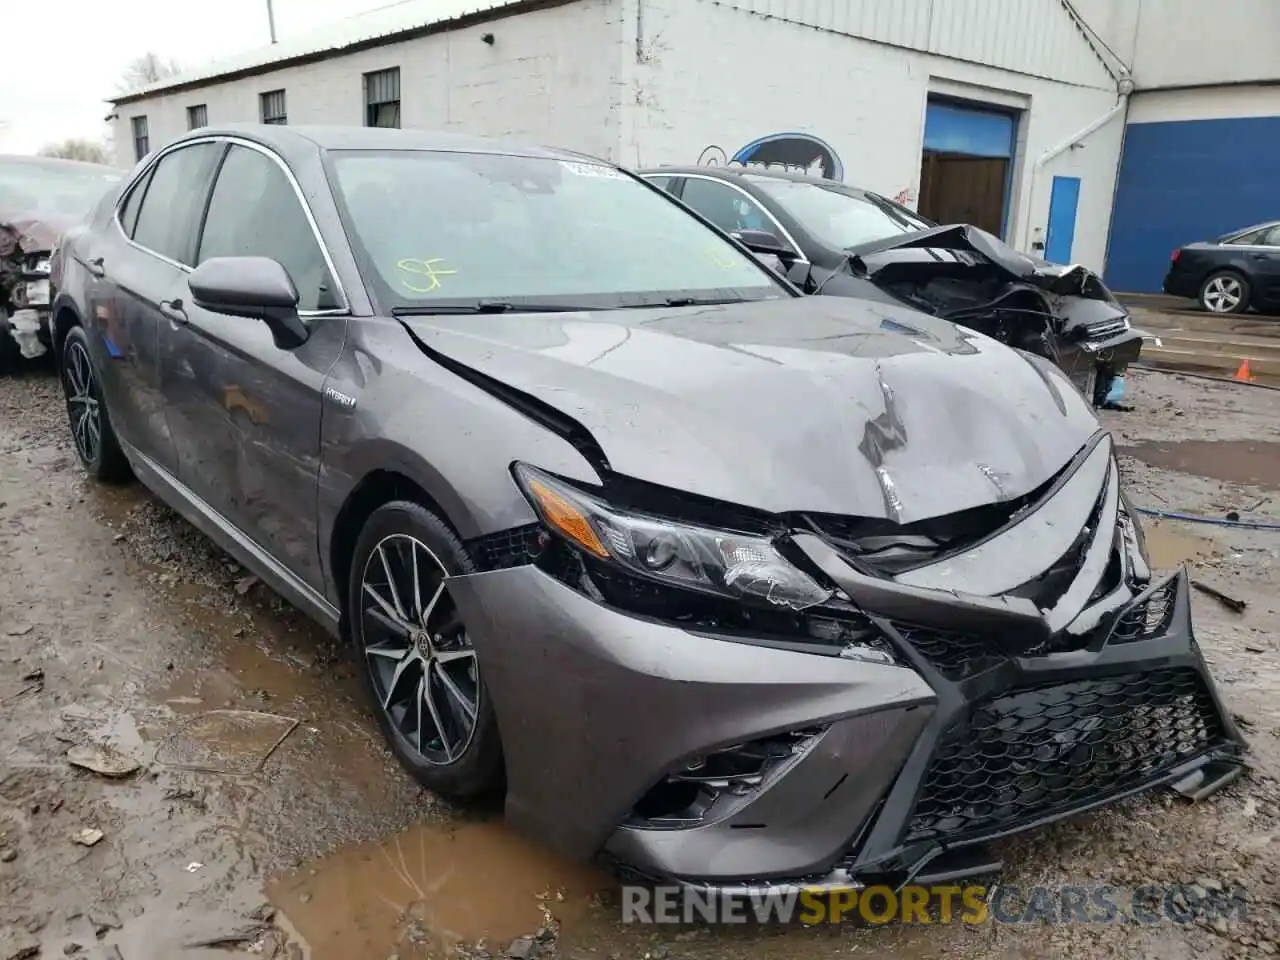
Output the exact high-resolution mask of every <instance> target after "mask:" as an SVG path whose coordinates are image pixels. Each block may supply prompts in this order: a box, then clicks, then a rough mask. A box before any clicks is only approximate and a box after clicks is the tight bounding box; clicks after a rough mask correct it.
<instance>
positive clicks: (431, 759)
mask: <svg viewBox="0 0 1280 960" xmlns="http://www.w3.org/2000/svg"><path fill="white" fill-rule="evenodd" d="M447 583H448V575H447V573H446V572H445V569H444V566H443V564H441V563H440V561H439V559H438V558H437V557H436V555H435V554H434V553H432V552H431V550H430V549H429V548H428V547H427V546H426V544H424V543H422V541H420V540H417V539H416V538H414V537H411V536H409V535H407V534H392V535H391V536H388V537H384V538H383V539H382V540H381V541H379V543H378V545H377V546H376V547H374V549H373V551H372V552H371V553H370V554H369V559H368V560H367V561H366V562H365V566H364V571H363V572H362V575H361V582H360V593H361V597H360V605H359V609H360V616H361V628H362V639H363V642H364V654H365V663H366V666H367V668H368V670H369V674H370V677H371V679H372V680H373V687H374V690H375V692H376V694H377V697H378V702H379V704H380V706H381V708H382V710H383V711H384V712H385V713H386V715H387V718H388V719H389V720H390V721H391V724H392V726H394V727H395V728H396V730H398V731H399V732H400V734H401V735H402V736H403V737H404V738H405V740H406V741H408V743H409V744H410V746H412V747H413V748H414V749H415V750H416V751H417V752H418V754H419V755H420V756H421V757H422V758H423V759H424V760H425V761H427V762H428V763H432V764H436V765H447V764H452V763H455V762H456V761H458V760H459V759H461V758H462V757H463V755H464V754H466V752H467V749H468V748H469V747H470V746H471V741H472V739H473V738H474V736H475V732H476V725H477V717H478V715H479V713H480V673H479V665H478V664H477V662H476V655H475V650H474V649H473V648H472V646H471V642H470V640H469V639H468V637H467V631H466V627H465V625H464V624H463V622H462V618H461V616H460V615H459V613H458V609H457V607H456V605H455V604H454V602H453V599H452V597H450V595H449V589H448V585H447Z"/></svg>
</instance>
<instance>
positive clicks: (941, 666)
mask: <svg viewBox="0 0 1280 960" xmlns="http://www.w3.org/2000/svg"><path fill="white" fill-rule="evenodd" d="M893 627H894V629H895V630H897V631H898V634H899V636H901V637H902V639H903V640H905V641H906V642H907V643H908V644H910V645H911V647H912V648H913V649H914V650H915V651H916V652H917V653H919V654H920V656H922V657H924V658H925V659H926V660H928V661H929V663H930V665H931V666H932V667H933V668H934V669H935V670H937V671H938V672H939V673H941V674H942V675H943V676H944V677H946V678H947V679H948V680H956V681H958V680H966V679H968V678H969V677H972V676H976V675H977V674H979V673H982V672H983V671H984V670H988V669H990V668H991V667H994V666H998V665H999V664H1001V663H1004V662H1005V661H1006V660H1008V657H1007V656H1006V655H1005V654H1004V653H1003V652H1002V651H1001V650H1000V648H999V647H998V646H997V645H996V642H995V639H994V638H993V637H991V636H989V635H987V636H979V635H975V634H964V633H948V632H945V631H942V630H929V629H927V628H925V627H915V626H909V625H907V624H903V623H895V624H894V625H893Z"/></svg>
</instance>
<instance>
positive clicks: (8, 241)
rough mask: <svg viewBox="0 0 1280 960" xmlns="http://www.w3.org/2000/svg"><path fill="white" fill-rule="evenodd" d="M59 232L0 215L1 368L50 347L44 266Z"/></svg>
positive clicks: (30, 222)
mask: <svg viewBox="0 0 1280 960" xmlns="http://www.w3.org/2000/svg"><path fill="white" fill-rule="evenodd" d="M59 233H60V230H59V229H58V228H56V227H52V226H49V225H47V224H44V223H43V222H41V221H39V220H32V219H25V218H18V217H10V218H7V219H0V372H2V371H3V370H4V369H5V368H6V367H9V366H11V365H12V364H13V363H14V362H15V361H16V360H17V359H18V358H19V357H21V358H24V359H28V360H32V359H35V358H36V357H40V356H43V355H44V354H45V353H47V352H48V350H49V347H50V341H49V306H50V302H51V301H50V285H49V273H50V270H49V265H50V260H51V258H52V255H53V248H54V247H55V245H56V243H57V239H58V236H59Z"/></svg>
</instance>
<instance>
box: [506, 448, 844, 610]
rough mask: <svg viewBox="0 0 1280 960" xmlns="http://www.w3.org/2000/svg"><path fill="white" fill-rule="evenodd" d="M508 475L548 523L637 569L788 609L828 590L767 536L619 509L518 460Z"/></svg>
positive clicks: (820, 599) (688, 586) (590, 550)
mask: <svg viewBox="0 0 1280 960" xmlns="http://www.w3.org/2000/svg"><path fill="white" fill-rule="evenodd" d="M515 475H516V480H517V481H518V482H519V484H520V487H521V489H522V490H523V491H524V494H525V496H526V497H528V499H529V502H530V503H531V504H532V505H533V508H534V510H536V511H537V513H538V515H539V517H541V519H542V522H543V523H544V524H546V526H547V528H548V529H550V530H552V531H554V532H555V533H557V534H559V535H560V536H562V537H564V538H565V539H566V540H568V541H569V542H570V543H572V544H574V545H575V546H577V547H579V548H581V549H582V550H584V551H585V552H586V553H587V554H589V555H590V556H592V557H594V558H595V559H597V560H600V561H604V562H609V563H615V564H617V565H618V566H620V567H622V568H624V569H625V570H627V571H628V572H629V573H632V574H635V575H636V576H640V577H645V578H647V579H649V580H655V581H658V582H659V583H665V584H667V585H669V586H673V587H680V588H683V589H685V590H696V591H698V592H701V593H708V594H714V595H716V596H721V597H729V598H732V599H737V600H755V601H764V602H766V603H769V604H772V605H774V606H778V607H786V608H788V609H791V610H803V609H805V608H806V607H812V606H816V605H817V604H820V603H824V602H825V601H827V600H829V599H830V598H831V597H832V595H833V591H831V590H828V589H826V588H825V587H823V586H822V585H821V584H819V583H818V582H817V581H815V580H814V579H813V578H812V577H810V576H809V575H808V574H806V573H805V572H804V571H802V570H800V569H799V568H797V567H795V566H794V565H793V564H791V563H790V561H788V560H787V559H786V558H785V557H783V556H782V554H780V553H779V552H778V550H777V548H776V547H774V545H773V542H772V541H771V540H770V539H768V538H767V537H761V536H753V535H751V534H741V533H734V532H732V531H728V530H713V529H709V528H705V527H696V526H692V525H690V524H686V523H680V522H678V521H674V520H664V519H661V518H659V517H651V516H643V515H640V514H636V513H630V512H627V511H623V510H618V509H615V508H614V507H612V506H610V505H609V504H607V503H605V502H604V501H603V500H601V499H600V498H598V497H595V496H592V495H591V494H589V493H586V492H584V491H582V490H579V489H577V488H576V487H573V486H571V485H569V484H568V483H565V482H564V481H562V480H557V479H556V478H555V477H552V476H551V475H549V474H546V473H543V472H542V471H541V470H538V469H536V468H534V467H530V466H527V465H525V464H521V463H518V464H516V466H515Z"/></svg>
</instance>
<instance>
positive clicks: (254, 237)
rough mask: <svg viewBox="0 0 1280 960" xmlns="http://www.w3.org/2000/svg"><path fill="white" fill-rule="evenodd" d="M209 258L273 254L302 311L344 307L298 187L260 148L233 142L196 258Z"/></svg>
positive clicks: (210, 202) (219, 177)
mask: <svg viewBox="0 0 1280 960" xmlns="http://www.w3.org/2000/svg"><path fill="white" fill-rule="evenodd" d="M210 257H271V258H272V259H273V260H276V261H278V262H279V263H280V265H281V266H283V267H284V268H285V270H286V271H287V272H288V274H289V277H290V279H292V280H293V285H294V286H295V287H297V289H298V309H299V310H329V309H333V308H335V307H337V306H338V305H339V304H338V302H337V300H336V299H335V297H334V294H333V284H332V282H331V280H330V278H329V271H328V269H327V268H326V267H325V261H324V254H323V253H322V252H321V250H320V245H319V243H317V242H316V237H315V233H314V231H312V229H311V223H310V221H308V220H307V215H306V213H305V211H304V210H303V209H302V204H301V203H300V202H299V201H298V195H297V193H296V192H295V191H294V189H293V185H292V184H291V183H290V182H289V178H288V177H287V176H285V173H284V171H283V170H282V169H280V166H279V164H277V163H276V162H275V161H274V160H273V159H271V158H270V157H268V156H267V155H266V154H263V153H261V152H259V151H257V150H252V149H250V148H248V147H235V146H233V147H232V148H231V150H230V152H229V153H228V154H227V159H226V160H225V161H224V162H223V164H222V170H221V172H220V173H219V174H218V182H217V183H215V184H214V187H213V196H212V197H211V198H210V199H209V213H208V215H207V216H206V217H205V221H204V233H203V234H202V235H201V237H200V251H199V259H198V261H197V262H199V263H203V262H204V261H205V260H208V259H209V258H210Z"/></svg>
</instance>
